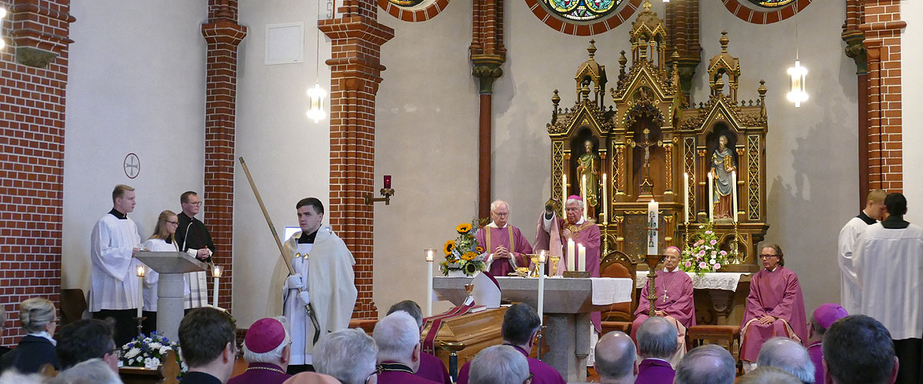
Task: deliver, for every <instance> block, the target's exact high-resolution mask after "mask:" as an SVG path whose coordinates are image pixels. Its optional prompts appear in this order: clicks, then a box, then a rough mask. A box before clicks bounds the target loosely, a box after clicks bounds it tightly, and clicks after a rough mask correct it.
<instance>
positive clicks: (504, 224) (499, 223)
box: [475, 200, 532, 276]
mask: <svg viewBox="0 0 923 384" xmlns="http://www.w3.org/2000/svg"><path fill="white" fill-rule="evenodd" d="M490 218H491V220H493V221H491V222H490V224H487V225H486V226H484V228H481V229H479V230H478V233H477V235H475V238H476V239H477V242H478V246H480V247H481V249H483V250H484V253H485V254H487V255H488V257H487V264H489V265H490V266H489V267H488V271H490V274H491V275H494V276H506V274H507V273H510V272H513V271H516V268H517V267H528V266H529V262H530V261H531V260H530V259H529V256H528V255H529V254H530V253H532V245H531V244H529V241H528V240H526V238H525V236H523V235H522V232H521V231H520V230H519V228H516V227H514V226H512V225H509V219H510V206H509V204H507V203H506V202H505V201H503V200H497V201H494V202H493V203H490Z"/></svg>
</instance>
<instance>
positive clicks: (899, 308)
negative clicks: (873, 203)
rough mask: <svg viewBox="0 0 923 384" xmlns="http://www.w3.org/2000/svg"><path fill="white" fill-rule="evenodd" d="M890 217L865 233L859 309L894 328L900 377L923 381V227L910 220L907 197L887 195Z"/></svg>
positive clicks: (859, 253)
mask: <svg viewBox="0 0 923 384" xmlns="http://www.w3.org/2000/svg"><path fill="white" fill-rule="evenodd" d="M885 206H886V207H887V208H888V217H887V218H886V219H884V220H883V221H882V222H880V223H878V224H874V225H871V226H869V227H868V228H867V229H866V230H865V231H864V232H862V235H861V236H859V245H858V246H856V250H855V253H854V254H853V264H854V267H855V269H856V271H857V272H858V273H859V290H860V299H859V313H860V314H863V315H867V316H871V317H873V318H875V319H877V320H879V321H881V323H882V324H883V325H884V326H885V328H887V329H888V332H890V333H891V338H892V339H893V340H894V352H895V354H896V355H897V358H898V359H899V360H900V364H899V367H898V371H897V383H920V382H923V294H921V293H920V292H921V289H923V227H920V226H918V225H914V224H910V223H908V222H907V221H905V220H904V214H906V213H907V199H906V198H904V195H902V194H900V193H891V194H888V197H885Z"/></svg>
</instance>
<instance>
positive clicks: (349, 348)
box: [296, 328, 379, 384]
mask: <svg viewBox="0 0 923 384" xmlns="http://www.w3.org/2000/svg"><path fill="white" fill-rule="evenodd" d="M377 355H378V346H376V345H375V340H373V339H372V338H371V337H370V336H369V335H367V334H365V332H363V331H362V330H361V329H359V328H347V329H341V330H339V331H334V332H333V333H328V334H326V335H325V336H323V337H321V338H320V340H318V341H317V345H315V346H314V353H313V357H314V368H315V369H316V370H317V373H321V374H324V375H330V376H333V377H334V378H336V379H337V380H339V381H340V383H343V384H375V383H376V380H377V379H378V372H379V371H378V370H377V368H376V358H377ZM296 376H297V375H296Z"/></svg>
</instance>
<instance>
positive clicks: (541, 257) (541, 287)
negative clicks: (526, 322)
mask: <svg viewBox="0 0 923 384" xmlns="http://www.w3.org/2000/svg"><path fill="white" fill-rule="evenodd" d="M546 252H547V251H545V250H544V249H543V250H541V251H539V252H538V270H539V271H541V272H539V274H538V321H539V324H541V323H542V317H543V314H544V313H545V268H544V266H545V260H546V258H547V256H548V255H547V254H546Z"/></svg>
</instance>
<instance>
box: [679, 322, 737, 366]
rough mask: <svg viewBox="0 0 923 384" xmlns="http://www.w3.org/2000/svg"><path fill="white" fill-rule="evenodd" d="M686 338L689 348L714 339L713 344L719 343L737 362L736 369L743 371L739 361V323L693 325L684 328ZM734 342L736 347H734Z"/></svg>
mask: <svg viewBox="0 0 923 384" xmlns="http://www.w3.org/2000/svg"><path fill="white" fill-rule="evenodd" d="M686 340H687V341H688V343H687V344H688V345H689V349H692V348H695V347H698V346H700V345H704V344H707V342H706V340H711V341H714V342H715V343H714V344H718V345H721V346H722V347H724V348H725V349H727V350H728V352H730V353H731V356H734V361H735V362H736V363H737V371H738V372H739V373H743V365H742V364H741V363H740V353H735V352H737V351H740V326H739V325H693V326H691V327H689V328H688V329H686ZM735 343H736V347H735Z"/></svg>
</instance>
